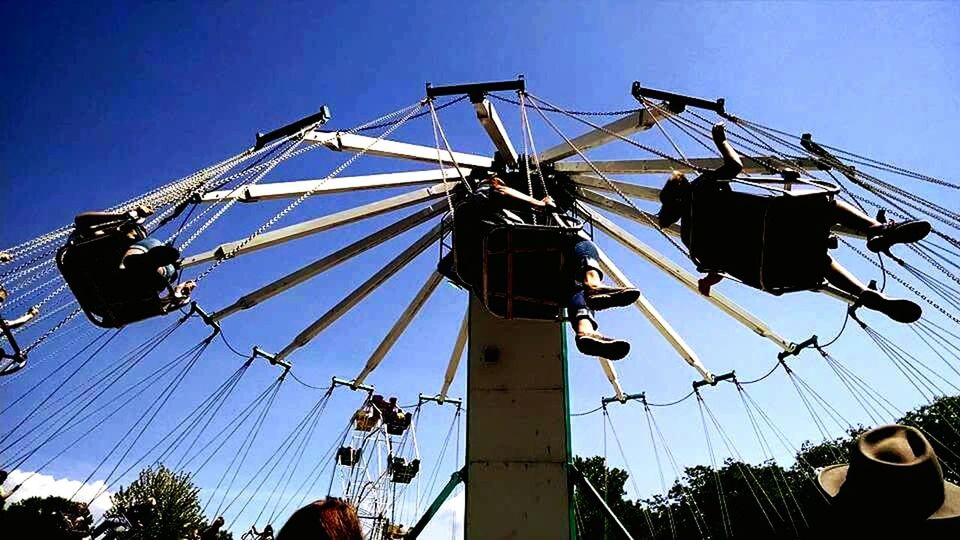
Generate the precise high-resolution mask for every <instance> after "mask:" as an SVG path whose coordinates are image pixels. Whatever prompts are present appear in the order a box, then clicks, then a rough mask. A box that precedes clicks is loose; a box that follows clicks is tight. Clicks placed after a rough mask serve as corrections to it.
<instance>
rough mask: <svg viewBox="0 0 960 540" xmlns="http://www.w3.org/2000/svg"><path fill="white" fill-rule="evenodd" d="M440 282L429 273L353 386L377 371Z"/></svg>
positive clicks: (441, 278)
mask: <svg viewBox="0 0 960 540" xmlns="http://www.w3.org/2000/svg"><path fill="white" fill-rule="evenodd" d="M441 281H443V276H441V275H440V274H439V273H437V271H436V270H434V271H432V272H430V276H429V277H428V278H427V281H426V282H424V284H423V287H420V290H419V291H417V294H415V295H414V296H413V299H412V300H410V304H409V305H407V308H406V309H404V310H403V313H401V314H400V317H399V318H398V319H397V321H396V322H395V323H393V326H392V327H391V328H390V331H389V332H387V335H386V336H384V337H383V340H382V341H381V342H380V344H379V345H377V348H376V350H374V351H373V354H371V355H370V358H369V359H367V363H366V365H364V366H363V370H362V371H360V373H359V374H358V375H357V377H356V378H355V379H354V380H353V382H354V383H355V384H361V383H363V381H365V380H367V377H368V376H369V375H370V374H371V373H373V370H375V369H377V366H379V365H380V362H382V361H383V358H384V357H385V356H387V353H388V352H390V349H391V348H393V345H394V344H395V343H396V342H397V340H398V339H400V336H401V334H403V332H404V331H405V330H406V329H407V327H408V326H409V325H410V323H411V322H412V321H413V318H414V317H416V316H417V313H419V312H420V309H421V308H422V307H423V305H424V304H425V303H426V302H427V299H428V298H430V295H431V294H433V291H435V290H437V285H440V282H441Z"/></svg>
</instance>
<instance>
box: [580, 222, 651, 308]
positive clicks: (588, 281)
mask: <svg viewBox="0 0 960 540" xmlns="http://www.w3.org/2000/svg"><path fill="white" fill-rule="evenodd" d="M573 259H574V260H575V261H577V264H578V265H579V266H578V268H577V269H576V272H575V275H576V278H575V279H576V281H579V282H581V283H583V294H584V301H585V302H586V303H587V306H589V307H590V309H593V310H597V311H599V310H603V309H608V308H612V307H624V306H629V305H630V304H632V303H634V302H636V301H637V299H638V298H640V291H638V290H637V289H634V288H628V287H607V286H604V284H603V272H602V271H601V270H600V252H599V251H598V250H597V246H596V244H594V243H593V242H591V241H590V240H579V241H578V242H577V243H576V244H574V246H573Z"/></svg>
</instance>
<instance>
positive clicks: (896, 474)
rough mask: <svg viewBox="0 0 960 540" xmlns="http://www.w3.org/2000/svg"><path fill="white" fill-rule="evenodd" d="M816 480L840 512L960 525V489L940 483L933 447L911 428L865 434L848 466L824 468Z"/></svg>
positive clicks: (892, 428)
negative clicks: (947, 522) (952, 521)
mask: <svg viewBox="0 0 960 540" xmlns="http://www.w3.org/2000/svg"><path fill="white" fill-rule="evenodd" d="M817 481H818V483H819V485H820V487H821V489H822V490H823V491H824V493H825V494H826V495H827V496H828V497H829V498H830V499H831V502H832V503H833V504H834V505H835V506H836V507H837V508H838V509H839V510H841V511H850V512H857V511H863V512H869V513H870V514H872V515H889V516H896V517H897V518H898V519H900V520H905V521H924V520H958V521H960V486H957V485H955V484H952V483H950V482H947V481H945V480H944V479H943V470H942V469H941V468H940V462H939V460H938V459H937V455H936V454H935V453H934V451H933V447H932V446H930V443H929V441H927V438H926V437H924V435H923V433H921V432H920V431H919V430H918V429H916V428H913V427H910V426H901V425H890V426H883V427H879V428H876V429H872V430H870V431H867V432H865V433H864V434H862V435H861V436H860V437H859V438H858V439H857V442H856V444H854V445H853V447H852V448H851V449H850V463H849V464H841V465H832V466H829V467H826V468H824V469H822V470H821V471H820V472H819V473H818V475H817Z"/></svg>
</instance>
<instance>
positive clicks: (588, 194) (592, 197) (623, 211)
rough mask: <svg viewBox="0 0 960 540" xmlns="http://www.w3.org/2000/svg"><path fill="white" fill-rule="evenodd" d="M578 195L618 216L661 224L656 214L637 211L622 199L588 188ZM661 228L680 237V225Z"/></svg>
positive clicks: (649, 223)
mask: <svg viewBox="0 0 960 540" xmlns="http://www.w3.org/2000/svg"><path fill="white" fill-rule="evenodd" d="M578 195H579V199H580V200H583V201H586V202H588V203H590V204H591V205H593V206H596V207H598V208H603V209H604V210H608V211H610V212H613V213H614V214H617V215H618V216H622V217H625V218H627V219H631V220H633V221H636V222H637V223H641V224H643V225H647V226H648V227H658V228H659V225H658V224H657V216H656V215H655V214H651V213H649V212H643V211H637V209H635V208H634V207H632V206H630V205H627V204H624V203H622V202H620V201H615V200H613V199H611V198H609V197H604V196H603V195H600V194H599V193H594V192H593V191H590V190H588V189H581V190H580V191H579V193H578ZM661 230H662V231H663V232H665V233H667V234H669V235H670V236H674V237H677V238H679V237H680V226H679V225H671V226H669V227H666V228H664V229H661Z"/></svg>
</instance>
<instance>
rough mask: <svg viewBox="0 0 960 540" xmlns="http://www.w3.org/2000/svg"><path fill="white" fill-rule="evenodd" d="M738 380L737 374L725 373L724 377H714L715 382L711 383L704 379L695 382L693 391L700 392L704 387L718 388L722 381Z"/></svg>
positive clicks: (734, 372)
mask: <svg viewBox="0 0 960 540" xmlns="http://www.w3.org/2000/svg"><path fill="white" fill-rule="evenodd" d="M736 378H737V372H736V371H731V372H730V373H724V374H723V375H714V377H713V382H712V383H709V382H707V381H705V380H703V379H700V380H697V381H693V389H694V390H699V389H700V388H702V387H704V386H716V385H717V383H719V382H720V381H729V380H732V379H736Z"/></svg>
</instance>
